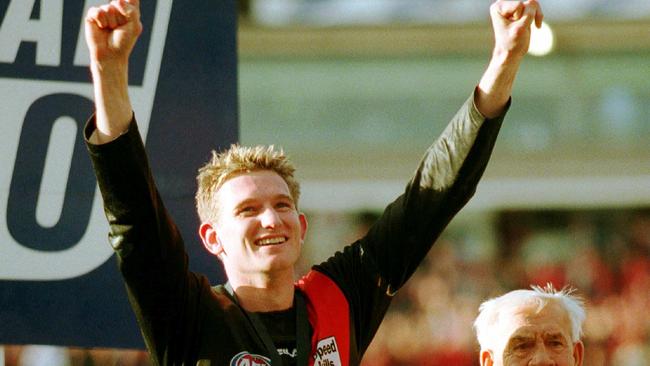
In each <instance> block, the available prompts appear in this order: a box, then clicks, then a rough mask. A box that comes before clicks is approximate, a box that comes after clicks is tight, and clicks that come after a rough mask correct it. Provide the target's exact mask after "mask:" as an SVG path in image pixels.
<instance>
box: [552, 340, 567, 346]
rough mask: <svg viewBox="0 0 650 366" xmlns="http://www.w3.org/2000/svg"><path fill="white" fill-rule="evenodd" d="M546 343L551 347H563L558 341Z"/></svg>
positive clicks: (562, 343)
mask: <svg viewBox="0 0 650 366" xmlns="http://www.w3.org/2000/svg"><path fill="white" fill-rule="evenodd" d="M548 343H549V345H550V346H552V347H563V346H564V342H562V341H559V340H552V341H550V342H548Z"/></svg>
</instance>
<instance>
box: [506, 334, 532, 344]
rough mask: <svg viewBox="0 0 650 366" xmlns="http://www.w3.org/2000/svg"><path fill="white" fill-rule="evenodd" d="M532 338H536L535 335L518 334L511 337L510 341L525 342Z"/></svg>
mask: <svg viewBox="0 0 650 366" xmlns="http://www.w3.org/2000/svg"><path fill="white" fill-rule="evenodd" d="M531 339H535V337H534V336H532V335H523V334H522V335H517V336H514V337H512V338H510V342H524V341H529V340H531Z"/></svg>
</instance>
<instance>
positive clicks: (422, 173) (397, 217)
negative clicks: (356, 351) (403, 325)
mask: <svg viewBox="0 0 650 366" xmlns="http://www.w3.org/2000/svg"><path fill="white" fill-rule="evenodd" d="M473 101H474V95H472V96H470V97H469V98H468V99H467V101H466V102H465V103H464V104H463V105H462V106H461V108H460V110H459V111H458V112H457V113H456V115H455V116H454V117H453V118H452V120H451V122H450V123H449V124H448V125H447V127H446V128H445V130H444V131H443V132H442V134H441V135H440V136H439V137H438V138H437V140H435V142H434V143H433V144H432V145H431V146H430V147H429V148H428V149H427V151H426V152H425V154H424V156H423V157H422V159H421V161H420V164H419V165H418V167H417V169H416V170H415V173H414V174H413V177H412V178H411V179H410V180H409V182H408V184H407V185H406V188H405V190H404V193H402V194H401V195H400V196H399V197H398V198H397V199H396V200H395V201H393V202H392V203H391V204H389V205H388V206H387V207H386V208H385V210H384V212H383V213H382V215H381V216H380V218H379V219H378V220H377V222H375V224H374V225H373V226H372V227H371V228H370V230H369V231H368V233H367V235H366V236H365V237H364V238H362V239H360V240H359V241H357V242H356V243H354V244H352V245H350V246H348V247H346V248H344V250H343V251H342V252H339V253H337V254H335V255H334V256H333V257H332V258H330V259H329V260H328V261H326V262H325V263H323V264H321V265H319V266H317V267H316V269H317V270H320V271H322V272H324V273H325V274H327V275H329V276H330V277H332V278H333V279H334V280H335V281H336V282H337V283H338V284H339V286H340V287H341V288H342V289H343V291H344V292H345V293H346V296H347V297H348V299H349V301H350V303H351V306H352V308H353V312H354V313H356V314H355V315H354V317H355V322H356V324H355V325H354V326H355V327H356V328H357V337H358V338H359V339H358V340H357V341H358V343H359V347H360V350H361V352H363V351H364V350H365V347H367V345H368V344H369V342H370V340H371V339H372V336H374V332H375V331H376V329H377V327H378V326H379V323H380V321H381V319H382V318H383V315H384V313H385V311H386V310H387V308H388V305H389V303H390V299H391V297H392V296H393V294H394V293H395V292H397V290H398V289H399V288H400V287H402V285H403V284H404V283H405V282H406V280H407V279H408V278H409V277H410V276H411V275H412V274H413V272H414V271H415V269H416V268H417V266H418V265H419V264H420V262H421V261H422V260H423V259H424V257H425V256H426V254H427V252H428V251H429V249H430V248H431V246H432V245H433V243H434V241H435V240H436V239H437V238H438V236H439V235H440V234H441V232H442V231H443V229H444V228H445V227H446V226H447V224H448V223H449V221H450V220H451V219H452V217H453V216H454V215H455V214H456V213H457V212H458V211H459V210H460V209H461V208H462V207H463V206H464V205H465V203H467V201H468V200H469V199H470V198H471V197H472V195H473V194H474V192H475V190H476V186H477V184H478V181H479V179H480V178H481V176H482V174H483V172H484V171H485V168H486V166H487V162H488V160H489V157H490V155H491V153H492V149H493V147H494V143H495V141H496V138H497V134H498V131H499V129H500V126H501V123H502V121H503V118H504V115H505V112H504V115H502V116H500V117H497V118H494V119H485V118H484V117H483V116H482V115H481V114H480V112H479V111H478V110H477V109H476V106H475V105H474V102H473ZM508 107H509V103H508ZM506 109H507V108H506Z"/></svg>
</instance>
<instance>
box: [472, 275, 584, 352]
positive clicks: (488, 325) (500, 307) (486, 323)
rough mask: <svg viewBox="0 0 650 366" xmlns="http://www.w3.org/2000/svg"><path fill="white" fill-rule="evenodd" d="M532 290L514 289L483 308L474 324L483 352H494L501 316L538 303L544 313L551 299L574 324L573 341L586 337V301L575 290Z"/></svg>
mask: <svg viewBox="0 0 650 366" xmlns="http://www.w3.org/2000/svg"><path fill="white" fill-rule="evenodd" d="M531 288H532V290H514V291H510V292H508V293H507V294H505V295H502V296H499V297H496V298H493V299H490V300H487V301H485V302H483V303H482V304H481V306H480V307H479V314H478V317H476V320H475V321H474V328H475V329H476V338H477V339H478V343H479V345H480V346H481V349H494V348H493V346H494V343H495V342H496V341H497V339H499V338H500V337H499V334H495V333H497V329H498V327H496V325H497V324H498V323H499V321H500V316H501V314H511V313H512V311H513V310H514V309H515V308H517V307H520V306H522V305H524V304H531V303H533V304H536V305H537V312H539V311H541V310H542V309H543V308H544V307H545V306H546V305H547V304H548V301H549V300H552V301H556V302H557V303H558V304H560V305H561V306H562V307H563V308H564V310H566V313H567V315H568V317H569V320H570V321H571V340H572V341H573V342H574V343H575V342H577V341H579V340H580V337H582V323H583V322H584V320H585V317H586V313H585V308H584V302H583V300H582V299H581V298H580V297H578V296H576V295H574V293H575V289H573V288H570V287H565V288H563V289H562V290H559V291H558V290H556V289H555V288H554V287H553V285H552V284H550V283H549V284H547V285H546V286H545V287H543V288H542V287H539V286H531Z"/></svg>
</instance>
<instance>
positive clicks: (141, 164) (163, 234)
mask: <svg viewBox="0 0 650 366" xmlns="http://www.w3.org/2000/svg"><path fill="white" fill-rule="evenodd" d="M94 129H95V123H94V117H92V118H91V119H90V120H89V121H88V123H87V125H86V128H85V131H84V136H85V138H86V146H87V149H88V152H89V154H90V158H91V161H92V163H93V167H94V170H95V174H96V176H97V182H98V184H99V188H100V191H101V194H102V197H103V201H104V211H105V214H106V217H107V219H108V223H109V226H110V231H109V241H110V244H111V245H112V247H113V249H114V250H115V252H116V253H117V257H118V265H119V270H120V272H121V274H122V276H123V277H124V280H125V282H126V287H127V292H128V296H129V301H130V302H131V305H132V307H133V310H134V312H135V315H136V318H137V320H138V323H139V325H140V328H141V330H142V333H143V336H144V339H145V343H146V345H147V347H148V348H149V350H150V353H151V356H152V358H153V359H154V362H155V363H156V364H159V363H164V362H166V361H169V360H173V359H177V357H180V354H181V353H183V351H182V350H183V349H184V348H185V347H187V346H188V345H186V344H184V342H185V341H184V339H187V338H189V337H185V336H184V334H183V333H184V332H186V331H188V329H192V327H193V326H195V323H196V321H197V318H198V317H199V316H200V314H196V312H197V311H196V307H197V304H198V303H199V302H200V296H202V293H203V292H205V290H204V289H207V288H209V284H208V281H207V279H206V278H205V277H202V276H196V275H194V274H193V273H191V272H189V270H188V258H187V254H186V252H185V249H184V244H183V240H182V239H181V236H180V234H179V231H178V229H177V227H176V225H175V224H174V222H173V221H172V219H171V217H170V216H169V214H168V212H167V210H166V209H165V207H164V205H163V203H162V200H161V198H160V195H159V193H158V190H157V189H156V186H155V184H154V181H153V177H152V174H151V171H150V169H149V164H148V161H147V156H146V153H145V149H144V146H143V143H142V140H141V138H140V134H139V132H138V127H137V124H136V122H135V119H133V120H132V121H131V124H130V126H129V130H128V131H127V132H126V133H125V134H123V135H121V136H120V137H118V138H117V139H115V140H113V141H111V142H109V143H106V144H102V145H93V144H91V143H90V142H88V139H89V137H90V135H91V134H92V132H93V131H94ZM164 360H166V361H164Z"/></svg>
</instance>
